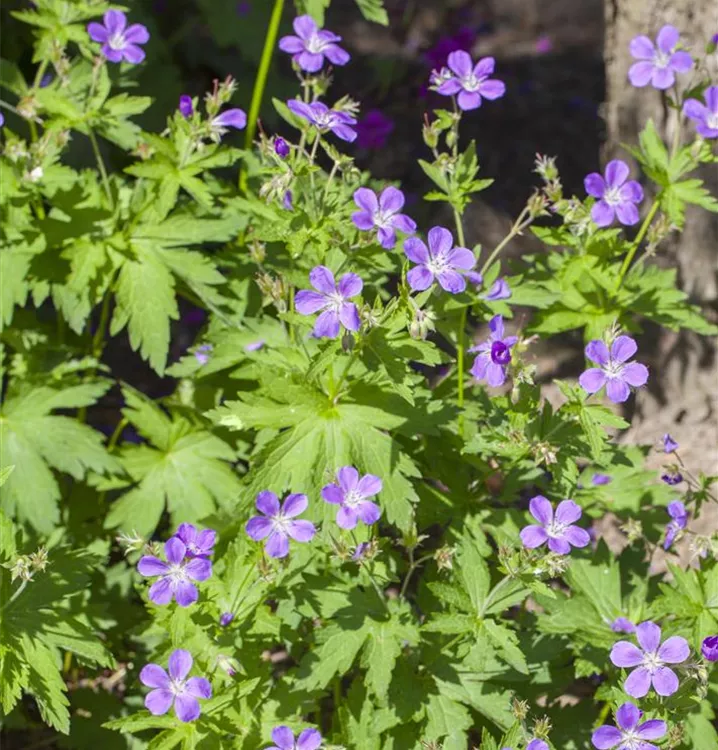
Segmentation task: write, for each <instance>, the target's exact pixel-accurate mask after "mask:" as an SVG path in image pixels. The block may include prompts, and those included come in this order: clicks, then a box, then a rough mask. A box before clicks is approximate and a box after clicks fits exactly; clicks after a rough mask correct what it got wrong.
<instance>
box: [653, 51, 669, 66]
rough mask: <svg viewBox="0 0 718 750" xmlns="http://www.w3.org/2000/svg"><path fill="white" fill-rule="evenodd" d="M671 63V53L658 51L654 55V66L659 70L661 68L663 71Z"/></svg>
mask: <svg viewBox="0 0 718 750" xmlns="http://www.w3.org/2000/svg"><path fill="white" fill-rule="evenodd" d="M670 61H671V53H670V52H662V51H661V50H659V49H657V50H656V53H655V54H654V55H653V64H654V65H655V66H656V67H657V68H660V69H661V70H663V69H664V68H667V67H668V64H669V63H670Z"/></svg>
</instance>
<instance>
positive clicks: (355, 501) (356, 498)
mask: <svg viewBox="0 0 718 750" xmlns="http://www.w3.org/2000/svg"><path fill="white" fill-rule="evenodd" d="M363 499H364V498H363V497H362V496H361V495H360V494H359V493H358V492H357V491H356V490H350V491H349V492H347V494H346V495H344V505H346V506H347V507H349V508H356V507H357V506H358V505H359V503H361V501H362V500H363Z"/></svg>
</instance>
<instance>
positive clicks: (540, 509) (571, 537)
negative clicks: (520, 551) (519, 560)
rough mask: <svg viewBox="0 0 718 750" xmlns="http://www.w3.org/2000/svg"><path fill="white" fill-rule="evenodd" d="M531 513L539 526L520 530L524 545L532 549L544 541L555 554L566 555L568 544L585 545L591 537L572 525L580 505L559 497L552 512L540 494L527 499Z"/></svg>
mask: <svg viewBox="0 0 718 750" xmlns="http://www.w3.org/2000/svg"><path fill="white" fill-rule="evenodd" d="M529 511H530V512H531V515H532V516H533V517H534V518H535V519H536V520H537V521H538V522H539V524H540V526H535V525H534V526H526V527H525V528H523V529H522V530H521V534H520V536H521V542H522V543H523V545H524V547H527V548H528V549H534V548H536V547H540V546H541V545H542V544H545V543H546V542H548V548H549V549H550V550H551V552H555V553H556V554H557V555H567V554H568V553H569V552H570V551H571V547H572V546H573V547H586V546H587V545H588V544H589V543H590V541H591V537H590V536H589V535H588V532H587V531H586V530H585V529H582V528H579V527H578V526H574V525H573V524H575V523H576V521H578V519H579V518H581V515H582V511H581V508H580V507H579V506H578V505H577V504H576V503H574V501H573V500H562V501H561V502H560V503H559V504H558V507H557V508H556V515H555V516H554V513H553V506H552V505H551V503H550V502H549V501H548V500H547V499H546V498H545V497H544V496H543V495H536V497H534V498H531V501H530V502H529Z"/></svg>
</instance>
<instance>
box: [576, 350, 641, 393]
mask: <svg viewBox="0 0 718 750" xmlns="http://www.w3.org/2000/svg"><path fill="white" fill-rule="evenodd" d="M637 350H638V347H637V346H636V342H635V341H634V340H633V339H632V338H631V337H630V336H618V337H617V338H616V340H615V341H614V342H613V343H612V344H611V351H610V352H609V350H608V347H607V346H606V344H605V343H604V342H603V341H599V340H598V339H596V340H595V341H591V342H589V343H588V344H587V346H586V357H588V359H590V360H591V362H594V363H595V364H597V365H598V367H589V369H588V370H586V371H585V372H583V373H582V374H581V377H579V379H578V382H579V383H580V385H581V388H583V389H584V391H586V392H588V393H597V392H598V391H600V390H601V388H603V386H604V385H605V386H606V395H607V396H608V398H609V399H610V400H611V401H613V403H614V404H620V403H623V402H624V401H626V400H627V399H628V397H629V396H630V395H631V387H633V388H640V387H641V386H644V385H645V384H646V382H647V381H648V368H647V367H646V366H645V365H642V364H640V363H639V362H629V361H628V360H629V359H630V358H631V357H632V356H633V355H634V354H635V353H636V351H637Z"/></svg>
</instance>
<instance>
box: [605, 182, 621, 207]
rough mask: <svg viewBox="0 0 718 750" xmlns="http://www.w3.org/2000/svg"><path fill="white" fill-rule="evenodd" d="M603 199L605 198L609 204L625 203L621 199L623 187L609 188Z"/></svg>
mask: <svg viewBox="0 0 718 750" xmlns="http://www.w3.org/2000/svg"><path fill="white" fill-rule="evenodd" d="M603 200H605V201H606V203H608V205H609V206H618V205H619V204H620V203H623V201H622V200H621V188H620V187H612V188H609V189H608V190H606V192H605V193H604V194H603Z"/></svg>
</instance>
